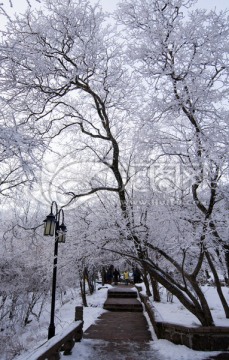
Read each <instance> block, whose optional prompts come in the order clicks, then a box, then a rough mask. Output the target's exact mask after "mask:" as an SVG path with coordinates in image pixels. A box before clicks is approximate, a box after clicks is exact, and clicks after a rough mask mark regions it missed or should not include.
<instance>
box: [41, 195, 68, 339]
mask: <svg viewBox="0 0 229 360" xmlns="http://www.w3.org/2000/svg"><path fill="white" fill-rule="evenodd" d="M53 206H55V213H54V214H53ZM60 217H62V218H61V224H60ZM66 232H67V228H66V226H65V225H64V211H63V209H60V210H59V211H58V206H57V203H56V202H55V201H53V202H52V204H51V212H50V214H49V215H48V216H47V217H46V219H45V220H44V235H45V236H53V235H54V234H55V244H54V260H53V279H52V301H51V317H50V325H49V329H48V339H51V338H52V337H53V336H54V335H55V323H54V316H55V300H56V275H57V256H58V243H59V242H62V243H64V242H65V238H66Z"/></svg>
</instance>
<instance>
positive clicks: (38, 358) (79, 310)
mask: <svg viewBox="0 0 229 360" xmlns="http://www.w3.org/2000/svg"><path fill="white" fill-rule="evenodd" d="M75 309H76V311H75V322H73V323H72V324H71V325H69V326H68V327H67V328H66V329H65V330H64V331H63V332H62V333H61V334H58V335H55V336H54V337H52V338H51V339H49V340H47V341H46V342H45V343H44V344H42V345H41V346H40V347H39V348H38V349H36V351H34V352H33V353H32V354H30V355H29V356H27V357H26V358H25V356H24V357H23V359H24V360H59V359H60V352H61V351H63V355H71V352H72V348H73V347H74V345H75V343H76V342H79V341H80V340H81V339H82V337H83V323H84V322H83V307H82V306H77V307H76V308H75ZM19 359H20V358H19ZM19 359H18V360H19Z"/></svg>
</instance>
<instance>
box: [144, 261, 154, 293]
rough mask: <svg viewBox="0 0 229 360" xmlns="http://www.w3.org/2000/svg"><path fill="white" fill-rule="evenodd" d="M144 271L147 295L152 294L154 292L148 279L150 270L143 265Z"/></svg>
mask: <svg viewBox="0 0 229 360" xmlns="http://www.w3.org/2000/svg"><path fill="white" fill-rule="evenodd" d="M143 269H144V270H143V273H142V277H143V281H144V284H145V287H146V295H147V296H152V293H151V291H150V286H149V280H148V277H147V275H148V272H147V270H146V269H145V268H144V267H143Z"/></svg>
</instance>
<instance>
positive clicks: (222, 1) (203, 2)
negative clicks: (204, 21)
mask: <svg viewBox="0 0 229 360" xmlns="http://www.w3.org/2000/svg"><path fill="white" fill-rule="evenodd" d="M90 1H91V2H92V3H96V2H100V3H101V4H102V6H103V8H104V10H106V11H112V10H114V9H115V7H116V4H117V3H118V2H119V0H100V1H99V0H90ZM11 2H12V3H13V12H15V11H17V12H18V11H19V12H23V11H24V9H26V7H27V1H26V0H11ZM29 2H30V3H31V4H32V5H33V4H38V3H37V1H36V0H29ZM1 3H3V4H4V7H5V9H6V10H9V9H10V6H9V4H10V0H3V1H1ZM41 3H42V0H41ZM197 7H200V8H207V9H214V8H216V9H217V10H219V9H226V8H228V9H229V3H228V0H198V1H197Z"/></svg>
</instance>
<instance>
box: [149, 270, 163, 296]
mask: <svg viewBox="0 0 229 360" xmlns="http://www.w3.org/2000/svg"><path fill="white" fill-rule="evenodd" d="M150 280H151V284H152V289H153V300H154V301H156V302H160V301H161V296H160V293H159V286H158V282H157V280H155V279H154V277H153V276H152V275H151V274H150Z"/></svg>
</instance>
